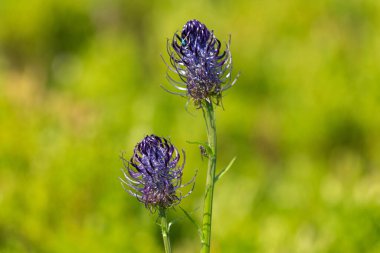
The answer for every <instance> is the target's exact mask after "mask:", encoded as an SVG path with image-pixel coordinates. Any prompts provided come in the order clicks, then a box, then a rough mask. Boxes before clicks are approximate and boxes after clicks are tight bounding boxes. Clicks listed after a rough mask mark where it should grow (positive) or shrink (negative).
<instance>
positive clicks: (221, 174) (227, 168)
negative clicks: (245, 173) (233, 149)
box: [214, 156, 236, 183]
mask: <svg viewBox="0 0 380 253" xmlns="http://www.w3.org/2000/svg"><path fill="white" fill-rule="evenodd" d="M235 160H236V156H235V157H234V158H232V160H231V162H230V163H229V164H228V165H227V167H225V168H224V169H223V170H222V171H221V172H219V174H218V175H216V176H215V179H214V182H215V183H216V182H217V181H218V180H219V179H220V178H221V177H222V176H224V174H226V172H227V171H228V170H229V169H230V168H231V166H232V165H233V164H234V162H235Z"/></svg>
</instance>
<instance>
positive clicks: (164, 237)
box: [159, 208, 172, 253]
mask: <svg viewBox="0 0 380 253" xmlns="http://www.w3.org/2000/svg"><path fill="white" fill-rule="evenodd" d="M159 212H160V213H159V215H160V219H161V224H160V225H161V232H162V240H163V241H164V246H165V253H171V252H172V249H171V247H170V238H169V225H168V220H167V218H166V210H165V209H162V208H160V210H159Z"/></svg>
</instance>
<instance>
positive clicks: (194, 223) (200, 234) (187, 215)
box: [179, 206, 202, 239]
mask: <svg viewBox="0 0 380 253" xmlns="http://www.w3.org/2000/svg"><path fill="white" fill-rule="evenodd" d="M179 208H180V209H181V210H182V212H183V213H184V214H185V216H186V217H187V218H188V219H189V220H190V222H191V223H192V224H193V225H194V226H195V227H196V228H197V231H198V234H199V237H200V238H201V239H202V231H201V228H200V227H199V225H198V223H197V222H196V221H195V220H194V219H193V217H191V215H190V214H189V213H188V212H187V211H186V210H185V209H183V208H182V207H180V206H179Z"/></svg>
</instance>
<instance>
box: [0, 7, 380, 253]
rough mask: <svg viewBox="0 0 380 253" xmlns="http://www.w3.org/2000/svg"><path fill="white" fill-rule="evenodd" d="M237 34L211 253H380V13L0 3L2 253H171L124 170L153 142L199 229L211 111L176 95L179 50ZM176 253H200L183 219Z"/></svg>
mask: <svg viewBox="0 0 380 253" xmlns="http://www.w3.org/2000/svg"><path fill="white" fill-rule="evenodd" d="M193 18H197V19H199V20H200V21H202V22H204V23H205V24H206V25H207V26H208V28H210V29H213V30H214V31H215V34H216V36H217V37H218V38H219V39H221V40H222V41H227V40H228V36H229V34H231V36H232V45H231V51H232V55H233V58H234V64H235V65H234V74H237V73H238V71H240V72H241V77H240V78H239V81H238V82H237V85H236V86H234V87H233V88H232V89H230V90H228V91H227V92H226V93H225V97H224V98H223V104H224V107H225V109H224V110H223V109H222V108H218V109H217V128H218V149H219V160H218V167H219V168H221V167H223V166H224V165H226V164H227V163H228V162H229V160H230V159H231V158H232V157H234V156H235V155H236V156H237V162H236V163H235V165H234V166H233V168H232V169H231V170H230V171H229V172H228V174H227V175H226V176H225V177H224V178H223V179H222V180H221V181H220V183H218V185H217V189H216V198H215V209H214V225H213V226H214V227H213V252H228V253H229V252H288V253H294V252H300V253H301V252H302V253H303V252H334V253H336V252H342V253H343V252H344V253H350V252H372V253H375V252H380V170H379V167H380V156H379V154H380V116H379V109H380V86H379V83H380V65H379V64H380V63H379V62H380V32H379V29H380V1H377V0H346V1H344V0H320V1H302V0H293V1H291V0H287V1H274V0H269V1H263V0H256V1H254V0H240V1H232V0H224V1H211V0H209V1H200V0H195V1H169V0H160V1H158V0H155V1H138V0H134V1H133V0H126V1H122V0H95V1H90V0H71V1H69V0H66V1H54V0H33V1H31V0H18V1H15V0H0V252H62V253H63V252H75V253H77V252H83V253H87V252H91V253H95V252H132V253H133V252H152V253H154V252H163V246H162V243H161V236H160V233H159V227H158V226H157V224H156V223H155V222H156V215H152V214H150V213H149V212H148V211H147V210H145V209H144V207H143V205H141V204H139V203H138V202H137V201H136V200H135V199H134V198H132V197H130V196H129V195H128V194H127V193H125V192H124V191H123V189H122V187H121V186H120V183H119V180H118V177H119V176H121V172H120V170H119V169H120V168H121V167H122V164H121V161H120V159H119V155H120V154H121V152H122V151H126V156H127V157H129V156H130V155H131V154H132V150H133V148H134V145H135V144H136V143H137V142H138V141H140V140H141V139H142V138H143V137H144V136H145V135H146V134H150V133H155V134H157V135H160V136H165V137H169V138H171V140H172V142H173V143H174V144H175V145H176V146H177V147H179V148H183V149H185V150H186V153H187V158H188V159H187V164H186V167H185V168H186V169H185V180H188V179H190V178H191V177H192V176H193V174H194V172H195V170H196V169H199V173H198V178H197V185H196V189H195V191H194V193H193V194H192V195H191V197H189V198H187V199H185V200H184V201H183V202H182V207H184V208H185V209H187V210H188V211H189V212H191V213H192V214H193V216H194V217H195V219H197V220H200V216H201V207H202V189H203V185H204V181H205V176H204V174H205V167H206V161H202V159H201V156H200V152H199V149H198V147H197V146H196V145H191V144H189V143H188V142H187V141H204V140H206V134H205V130H204V126H203V118H202V116H201V113H200V111H197V110H196V109H194V108H193V107H191V106H190V107H189V109H188V111H189V112H187V111H186V106H185V104H186V100H185V99H183V98H180V97H177V96H173V95H170V94H168V93H166V92H165V91H163V90H162V89H161V88H160V84H165V85H167V81H166V79H165V71H166V67H165V65H164V63H163V62H162V60H161V58H160V54H161V53H162V54H163V56H164V57H165V58H166V59H167V55H166V40H167V38H171V37H172V35H173V33H174V32H175V31H177V30H180V29H181V27H182V26H183V24H185V22H186V21H187V20H189V19H193ZM170 216H171V217H172V219H175V224H174V225H173V227H172V231H171V236H172V244H173V247H174V252H184V253H187V252H197V251H198V249H199V248H200V245H199V240H198V238H197V234H196V229H195V228H194V227H193V226H192V225H191V223H190V222H188V221H187V220H186V219H185V218H184V215H183V213H182V212H181V211H179V209H177V210H176V211H172V212H171V213H170Z"/></svg>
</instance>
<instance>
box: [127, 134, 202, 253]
mask: <svg viewBox="0 0 380 253" xmlns="http://www.w3.org/2000/svg"><path fill="white" fill-rule="evenodd" d="M182 154H183V162H182V164H180V163H179V161H180V153H179V152H178V150H177V148H176V147H175V146H174V145H172V144H171V142H170V141H168V140H167V139H165V138H161V137H158V136H156V135H153V134H152V135H149V136H146V137H145V138H144V139H143V140H142V141H141V142H139V143H137V145H136V147H135V149H134V151H133V155H132V157H131V159H130V160H129V161H128V160H126V159H125V158H124V156H121V159H122V161H123V164H124V169H122V171H123V174H124V178H120V180H121V183H122V185H123V187H124V189H125V190H126V191H127V192H128V193H129V194H130V195H132V196H133V197H136V198H137V200H138V201H140V202H142V203H143V204H144V205H145V207H146V208H147V209H148V210H149V211H150V212H152V213H153V212H156V211H157V210H158V211H159V217H160V219H161V228H162V235H163V240H164V245H165V249H166V252H170V240H169V224H168V221H167V217H166V210H167V209H168V208H170V207H173V206H175V205H178V204H179V203H180V202H181V200H182V199H183V198H185V197H187V196H188V195H189V194H190V193H191V192H192V190H193V188H191V189H190V191H189V192H188V193H187V194H185V195H182V193H181V192H180V189H181V188H183V187H185V186H187V185H189V184H191V183H193V187H194V179H195V177H194V178H193V179H192V180H191V181H189V182H188V183H187V184H185V185H183V184H182V175H183V169H184V165H185V152H184V151H182Z"/></svg>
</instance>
